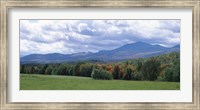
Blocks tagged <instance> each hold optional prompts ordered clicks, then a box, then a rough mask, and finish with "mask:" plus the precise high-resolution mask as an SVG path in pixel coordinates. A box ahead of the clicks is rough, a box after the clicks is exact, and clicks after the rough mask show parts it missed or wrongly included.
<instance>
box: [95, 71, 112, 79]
mask: <svg viewBox="0 0 200 110" xmlns="http://www.w3.org/2000/svg"><path fill="white" fill-rule="evenodd" d="M91 77H92V78H93V79H107V80H111V79H113V76H112V74H110V73H109V72H107V71H105V70H102V69H93V71H92V75H91Z"/></svg>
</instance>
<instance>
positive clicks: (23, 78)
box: [20, 74, 180, 90]
mask: <svg viewBox="0 0 200 110" xmlns="http://www.w3.org/2000/svg"><path fill="white" fill-rule="evenodd" d="M179 89H180V83H178V82H156V81H127V80H94V79H92V78H87V77H76V76H53V75H52V76H50V75H48V76H47V75H46V76H45V75H30V77H29V75H25V74H21V75H20V90H179Z"/></svg>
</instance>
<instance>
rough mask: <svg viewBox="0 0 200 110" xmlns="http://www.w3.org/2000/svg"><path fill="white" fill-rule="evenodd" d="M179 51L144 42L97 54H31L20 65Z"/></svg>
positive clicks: (111, 59) (110, 60) (116, 59)
mask: <svg viewBox="0 0 200 110" xmlns="http://www.w3.org/2000/svg"><path fill="white" fill-rule="evenodd" d="M178 51H180V45H176V46H174V47H171V48H167V47H163V46H160V45H151V44H148V43H144V42H136V43H131V44H126V45H123V46H121V47H119V48H116V49H113V50H101V51H99V52H96V53H92V52H88V53H87V52H81V53H73V54H60V53H51V54H31V55H27V56H24V57H21V58H20V63H22V64H27V63H62V62H74V61H84V60H101V61H105V62H114V61H121V60H128V59H136V58H147V57H152V56H156V55H160V54H165V53H170V52H178Z"/></svg>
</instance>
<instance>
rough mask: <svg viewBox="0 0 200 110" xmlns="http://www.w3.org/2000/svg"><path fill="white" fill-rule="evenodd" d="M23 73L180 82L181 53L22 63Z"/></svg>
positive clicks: (21, 69)
mask: <svg viewBox="0 0 200 110" xmlns="http://www.w3.org/2000/svg"><path fill="white" fill-rule="evenodd" d="M20 73H22V74H42V75H67V76H82V77H92V78H93V79H107V80H108V79H122V80H141V81H142V80H147V81H174V82H179V81H180V53H179V52H173V53H169V54H163V55H159V56H155V57H150V58H140V59H133V60H127V61H121V62H113V63H90V62H76V63H61V64H21V65H20Z"/></svg>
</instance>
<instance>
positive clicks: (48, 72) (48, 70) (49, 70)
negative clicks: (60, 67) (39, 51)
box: [45, 66, 52, 75]
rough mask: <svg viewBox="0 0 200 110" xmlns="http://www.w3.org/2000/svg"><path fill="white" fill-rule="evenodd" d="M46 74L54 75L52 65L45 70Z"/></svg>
mask: <svg viewBox="0 0 200 110" xmlns="http://www.w3.org/2000/svg"><path fill="white" fill-rule="evenodd" d="M45 75H52V67H51V66H48V67H47V69H46V70H45Z"/></svg>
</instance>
